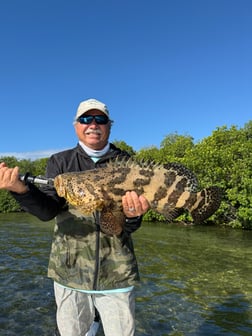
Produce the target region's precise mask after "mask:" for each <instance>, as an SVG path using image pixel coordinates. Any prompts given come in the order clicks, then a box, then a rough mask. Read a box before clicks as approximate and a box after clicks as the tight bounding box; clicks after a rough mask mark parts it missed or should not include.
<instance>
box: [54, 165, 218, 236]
mask: <svg viewBox="0 0 252 336" xmlns="http://www.w3.org/2000/svg"><path fill="white" fill-rule="evenodd" d="M54 187H55V189H56V191H57V194H58V195H59V196H60V197H64V198H65V199H66V200H67V202H68V203H69V204H70V205H72V206H73V207H75V208H76V209H78V211H79V212H80V213H81V214H83V215H90V214H92V213H95V212H97V211H98V212H100V214H101V216H100V222H101V223H100V225H101V229H102V231H103V232H105V233H107V234H112V235H113V234H120V232H121V231H122V230H123V223H124V221H125V216H124V214H123V208H122V196H123V195H125V192H126V191H135V192H136V193H137V194H138V195H143V196H144V197H145V198H146V199H147V200H148V202H149V204H150V208H151V209H152V210H153V211H155V212H157V213H159V214H161V215H163V216H164V218H165V219H166V220H167V221H172V220H173V219H175V218H176V217H177V216H178V215H179V214H180V213H181V211H188V212H189V213H190V215H191V217H192V219H193V222H194V223H196V224H198V223H201V222H203V221H205V220H206V219H208V218H209V217H210V216H211V215H213V214H214V212H215V211H216V210H217V209H218V208H219V206H220V203H221V189H220V188H219V187H217V186H210V187H207V188H204V189H202V190H200V191H198V181H197V177H196V176H195V174H193V173H192V172H191V171H190V170H189V169H188V168H187V167H185V166H184V165H182V164H180V163H175V162H171V163H166V164H155V163H149V162H136V161H134V160H133V159H127V160H121V161H119V160H118V161H111V162H109V163H108V164H107V166H105V167H101V168H96V169H92V170H86V171H81V172H69V173H63V174H59V175H57V176H56V177H55V178H54Z"/></svg>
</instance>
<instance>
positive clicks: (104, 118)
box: [94, 115, 108, 125]
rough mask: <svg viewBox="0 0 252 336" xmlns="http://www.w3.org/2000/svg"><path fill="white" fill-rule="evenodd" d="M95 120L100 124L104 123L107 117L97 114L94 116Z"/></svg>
mask: <svg viewBox="0 0 252 336" xmlns="http://www.w3.org/2000/svg"><path fill="white" fill-rule="evenodd" d="M94 118H95V122H96V123H97V124H100V125H105V124H107V123H108V117H107V116H105V115H97V116H94Z"/></svg>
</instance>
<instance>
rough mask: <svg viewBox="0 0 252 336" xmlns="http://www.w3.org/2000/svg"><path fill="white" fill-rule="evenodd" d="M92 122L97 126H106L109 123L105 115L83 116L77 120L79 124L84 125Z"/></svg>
mask: <svg viewBox="0 0 252 336" xmlns="http://www.w3.org/2000/svg"><path fill="white" fill-rule="evenodd" d="M93 120H95V122H96V123H97V124H99V125H106V124H107V123H108V121H109V119H108V117H107V116H105V115H96V116H83V117H79V118H78V121H79V123H80V124H86V125H88V124H91V122H92V121H93Z"/></svg>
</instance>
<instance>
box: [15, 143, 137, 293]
mask: <svg viewBox="0 0 252 336" xmlns="http://www.w3.org/2000/svg"><path fill="white" fill-rule="evenodd" d="M125 156H128V154H127V153H126V152H123V151H121V150H120V149H118V148H116V147H115V146H113V145H112V144H111V145H110V151H109V152H108V153H107V154H106V155H105V156H103V157H102V158H100V159H99V161H97V162H96V163H94V162H93V161H92V160H91V159H90V157H89V156H88V155H87V154H86V153H85V152H84V150H83V149H82V148H81V146H79V145H77V146H76V147H75V148H73V149H69V150H66V151H63V152H60V153H57V154H54V155H52V156H51V157H50V159H49V160H48V164H47V171H46V177H50V178H54V177H55V176H57V175H58V174H62V173H65V172H74V171H83V170H87V169H93V168H95V167H96V168H97V167H102V166H104V165H106V162H108V160H111V159H113V158H115V157H125ZM29 189H30V190H29V192H27V193H26V194H22V195H20V194H15V193H12V194H13V196H14V197H15V199H16V200H17V201H18V202H19V203H20V204H21V206H22V208H23V209H24V210H25V211H27V212H29V213H31V214H33V215H35V216H36V217H38V218H39V219H41V220H43V221H48V220H51V219H52V218H54V217H55V221H56V223H55V228H54V235H53V241H52V248H51V254H50V259H49V267H48V276H49V277H51V278H53V279H54V280H55V281H57V282H58V283H60V284H62V285H65V286H69V287H72V288H78V289H84V290H106V289H115V288H123V287H127V286H131V285H133V284H134V283H135V281H136V280H139V273H138V266H137V261H136V257H135V253H134V247H133V243H132V239H131V236H130V235H125V234H124V232H123V233H122V234H121V235H120V236H109V235H106V234H104V233H103V232H101V231H100V230H99V225H98V223H97V216H96V215H95V214H94V216H93V217H83V215H81V214H80V213H79V212H78V211H77V210H76V209H73V208H71V207H69V206H68V205H67V204H66V200H65V199H64V198H61V197H59V196H58V195H57V193H56V190H55V188H53V187H50V186H46V187H40V188H38V187H36V186H34V185H32V184H29ZM139 220H141V219H136V221H139Z"/></svg>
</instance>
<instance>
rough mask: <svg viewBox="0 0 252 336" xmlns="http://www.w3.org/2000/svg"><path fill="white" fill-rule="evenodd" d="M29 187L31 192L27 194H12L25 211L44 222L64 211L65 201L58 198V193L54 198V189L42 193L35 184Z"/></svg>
mask: <svg viewBox="0 0 252 336" xmlns="http://www.w3.org/2000/svg"><path fill="white" fill-rule="evenodd" d="M28 187H29V191H28V192H27V193H25V194H17V193H13V192H12V193H11V194H12V196H13V197H14V198H15V200H16V201H17V202H18V203H19V204H20V206H21V208H22V209H23V210H24V211H26V212H29V213H30V214H32V215H34V216H36V217H38V218H39V219H40V220H42V221H49V220H51V219H53V218H54V217H55V216H56V215H57V214H58V213H59V212H61V211H62V210H63V209H64V206H65V205H66V201H65V199H64V198H60V197H58V196H57V195H56V192H55V195H54V196H53V194H54V190H53V188H51V190H50V189H49V188H47V190H43V191H42V190H40V189H39V188H38V187H37V186H35V185H33V184H29V185H28Z"/></svg>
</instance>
